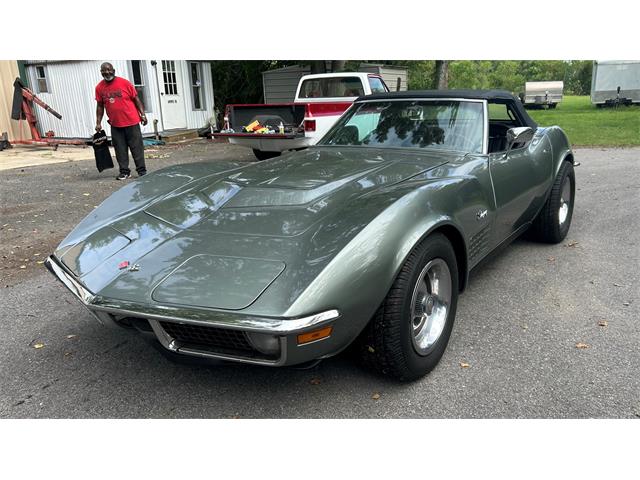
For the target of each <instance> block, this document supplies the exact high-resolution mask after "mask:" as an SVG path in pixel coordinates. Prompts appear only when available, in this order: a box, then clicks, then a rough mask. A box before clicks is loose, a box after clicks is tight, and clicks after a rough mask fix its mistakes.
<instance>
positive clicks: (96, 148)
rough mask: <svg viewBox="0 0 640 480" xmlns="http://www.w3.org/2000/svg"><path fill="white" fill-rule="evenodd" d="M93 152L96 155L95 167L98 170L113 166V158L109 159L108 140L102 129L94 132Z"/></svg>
mask: <svg viewBox="0 0 640 480" xmlns="http://www.w3.org/2000/svg"><path fill="white" fill-rule="evenodd" d="M91 144H92V145H93V154H94V155H95V157H96V167H97V168H98V171H99V172H101V171H102V170H106V169H107V168H113V160H112V159H111V152H110V151H109V142H108V141H107V134H106V133H105V131H104V130H100V131H99V132H96V134H95V135H94V136H93V141H92V142H91Z"/></svg>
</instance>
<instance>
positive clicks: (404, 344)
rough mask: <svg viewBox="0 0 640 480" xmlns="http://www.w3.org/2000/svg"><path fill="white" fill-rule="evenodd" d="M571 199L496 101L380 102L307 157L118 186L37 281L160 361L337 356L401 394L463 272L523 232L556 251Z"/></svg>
mask: <svg viewBox="0 0 640 480" xmlns="http://www.w3.org/2000/svg"><path fill="white" fill-rule="evenodd" d="M574 192H575V177H574V156H573V153H572V151H571V147H570V144H569V141H568V139H567V137H566V135H565V134H564V132H563V131H562V130H561V129H560V128H558V127H548V128H547V127H539V126H538V125H536V123H535V122H534V121H533V120H532V119H531V118H530V117H529V116H528V115H527V113H526V111H525V110H524V109H523V107H522V105H521V103H520V101H519V100H518V99H517V98H515V97H514V96H512V95H511V94H509V93H507V92H503V91H463V90H449V91H407V92H395V93H385V94H379V95H371V96H367V97H361V98H360V99H358V100H356V102H355V103H354V104H353V106H352V107H351V108H349V110H347V111H346V112H345V114H344V115H343V116H342V117H341V118H340V119H339V120H338V121H337V123H336V124H335V125H334V126H333V127H332V129H331V130H330V131H329V132H328V133H327V135H326V136H325V137H324V138H323V139H322V140H321V141H320V142H319V143H318V144H317V145H316V146H314V147H311V148H309V149H307V150H304V151H299V152H293V153H288V154H285V155H282V156H281V157H277V158H273V159H271V160H268V161H264V162H259V163H250V164H247V163H232V162H215V163H194V164H189V165H180V166H173V167H169V168H166V169H163V170H159V171H157V172H153V173H150V174H148V175H146V176H144V177H141V178H139V179H137V180H135V181H133V182H131V183H129V184H128V185H126V186H125V187H124V188H122V189H120V190H119V191H117V192H116V193H114V194H113V195H112V196H111V197H109V198H108V199H107V200H105V202H104V203H102V205H100V206H99V207H98V208H97V209H95V210H94V211H93V212H92V213H91V214H90V215H89V216H88V217H86V218H85V219H84V220H83V221H82V222H81V223H80V224H79V225H78V226H77V227H76V228H75V229H74V230H73V231H72V232H71V233H70V234H69V235H68V236H67V237H66V238H65V239H64V240H63V241H62V243H61V244H60V246H59V247H58V248H57V249H56V251H55V252H54V253H53V255H51V256H50V257H49V258H48V259H47V261H46V265H47V267H48V268H49V270H50V271H51V272H52V273H53V274H54V275H55V276H56V277H57V278H58V279H59V280H61V281H62V282H63V283H64V284H65V285H66V287H67V288H68V289H69V290H71V292H73V294H74V295H75V296H76V297H78V298H79V299H80V301H81V302H82V303H83V304H84V305H86V307H87V308H88V309H89V311H90V312H91V313H92V314H93V315H94V316H95V317H96V318H97V319H98V320H99V321H101V322H103V323H107V324H115V325H119V326H122V327H127V328H132V329H135V330H137V331H139V332H141V333H143V334H145V335H148V336H149V337H150V338H153V339H154V341H155V340H157V341H158V342H159V344H160V345H162V346H163V347H164V349H163V350H164V351H166V352H167V353H168V354H169V355H170V356H173V357H175V358H182V356H195V357H204V358H209V359H218V360H227V361H235V362H245V363H252V364H260V365H270V366H283V365H308V364H309V363H311V362H315V361H317V360H320V359H323V358H327V357H330V356H332V355H336V354H337V353H339V352H340V351H342V350H344V349H346V348H347V347H349V346H350V345H351V346H352V348H353V349H354V351H355V352H356V353H357V354H358V356H359V358H360V359H361V360H362V362H363V363H364V364H365V365H368V366H370V367H372V368H373V369H375V370H376V371H378V372H380V373H382V374H386V375H390V376H392V377H395V378H398V379H401V380H413V379H416V378H419V377H421V376H423V375H425V374H426V373H427V372H429V371H430V370H431V369H433V368H434V367H435V366H436V364H437V363H438V361H439V360H440V358H441V357H442V355H443V353H444V350H445V348H446V345H447V343H448V341H449V336H450V334H451V329H452V326H453V321H454V318H455V314H456V304H457V301H458V295H459V294H460V293H461V292H462V291H464V289H465V286H466V285H467V281H468V278H469V272H470V271H471V269H473V268H475V267H477V266H478V265H479V264H480V263H481V262H482V260H483V259H485V258H486V257H487V256H488V255H489V254H490V253H491V252H492V251H494V250H497V249H498V248H499V247H500V246H502V245H505V244H506V243H508V242H510V241H512V240H513V239H515V238H516V237H518V236H519V235H521V234H523V233H524V232H525V231H528V234H529V235H530V236H532V237H533V238H536V239H538V240H540V241H542V242H548V243H557V242H560V241H562V240H563V239H564V238H565V236H566V235H567V232H568V230H569V226H570V224H571V216H572V212H573V201H574Z"/></svg>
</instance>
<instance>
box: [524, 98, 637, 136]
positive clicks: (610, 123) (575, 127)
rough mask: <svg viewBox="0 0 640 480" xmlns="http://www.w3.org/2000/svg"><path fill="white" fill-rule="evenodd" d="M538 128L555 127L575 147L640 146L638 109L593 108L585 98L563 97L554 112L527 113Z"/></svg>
mask: <svg viewBox="0 0 640 480" xmlns="http://www.w3.org/2000/svg"><path fill="white" fill-rule="evenodd" d="M528 112H529V115H530V116H531V118H533V119H534V120H535V121H536V122H537V123H538V124H539V125H541V126H544V127H548V126H551V125H558V126H560V127H562V129H563V130H564V131H565V133H566V134H567V136H568V137H569V140H570V141H571V144H572V145H574V146H576V145H579V146H588V145H594V146H612V147H626V146H633V145H640V106H637V105H634V106H631V107H618V108H617V109H613V108H596V107H595V106H594V105H591V101H590V99H589V97H582V96H581V97H577V96H570V95H567V96H564V97H563V99H562V102H561V103H559V104H558V106H557V107H556V108H555V109H554V110H528Z"/></svg>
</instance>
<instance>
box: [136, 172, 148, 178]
mask: <svg viewBox="0 0 640 480" xmlns="http://www.w3.org/2000/svg"><path fill="white" fill-rule="evenodd" d="M146 174H147V172H138V176H139V177H142V176H143V175H146Z"/></svg>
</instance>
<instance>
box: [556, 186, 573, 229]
mask: <svg viewBox="0 0 640 480" xmlns="http://www.w3.org/2000/svg"><path fill="white" fill-rule="evenodd" d="M570 205H571V181H570V180H569V177H567V178H565V179H564V183H563V184H562V193H561V194H560V209H559V210H558V221H559V223H560V225H563V224H564V222H566V221H567V217H568V216H569V207H570Z"/></svg>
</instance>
